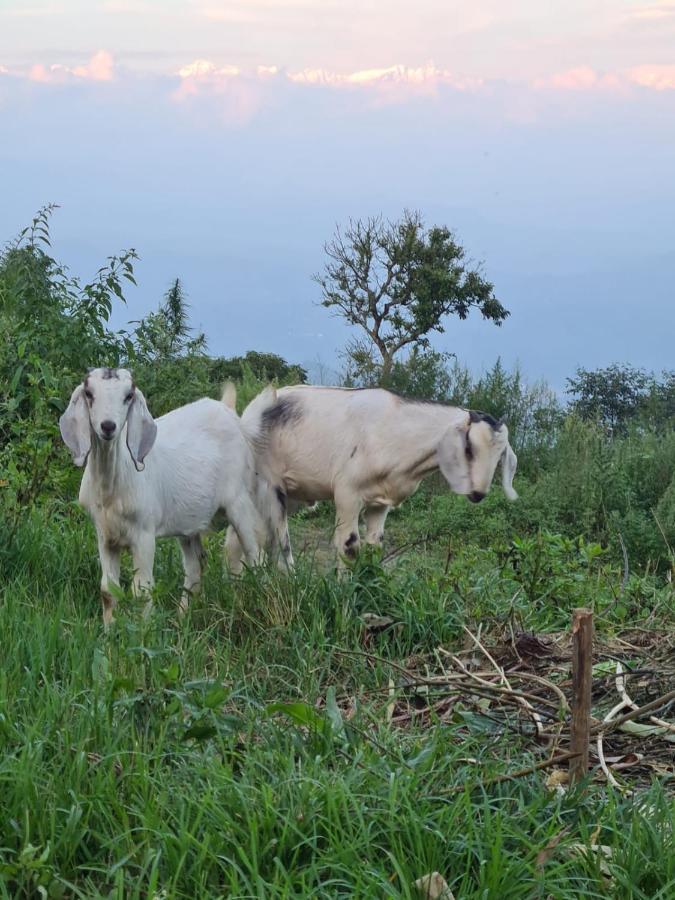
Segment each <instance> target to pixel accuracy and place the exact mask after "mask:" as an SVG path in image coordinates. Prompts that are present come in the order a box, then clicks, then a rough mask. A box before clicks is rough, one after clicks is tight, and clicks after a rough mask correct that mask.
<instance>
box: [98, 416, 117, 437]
mask: <svg viewBox="0 0 675 900" xmlns="http://www.w3.org/2000/svg"><path fill="white" fill-rule="evenodd" d="M116 428H117V425H115V423H114V422H111V421H110V419H106V420H105V421H104V422H101V431H102V432H103V434H104V435H105V436H106V437H112V436H113V434H114V433H115V429H116Z"/></svg>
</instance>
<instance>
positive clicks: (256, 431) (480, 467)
mask: <svg viewBox="0 0 675 900" xmlns="http://www.w3.org/2000/svg"><path fill="white" fill-rule="evenodd" d="M242 424H243V426H244V429H245V430H246V432H247V434H248V435H249V436H250V438H251V439H252V440H253V441H254V442H255V443H256V445H257V447H258V465H259V467H260V468H261V471H263V472H264V474H265V476H266V477H267V478H268V479H269V480H270V482H271V484H273V485H274V486H277V487H278V488H279V489H280V490H282V491H283V492H284V493H285V494H286V496H287V498H288V499H289V500H290V501H301V502H307V503H311V502H313V501H316V500H328V499H332V500H334V502H335V507H336V527H335V545H336V549H337V551H338V554H340V555H342V554H346V555H349V556H353V555H355V553H356V551H357V550H358V546H359V538H358V534H359V530H358V520H359V515H360V513H361V510H365V512H364V519H365V523H366V541H367V542H368V543H372V544H379V543H381V541H382V536H383V530H384V523H385V519H386V517H387V513H388V512H389V510H390V509H391V508H392V507H395V506H398V505H399V504H400V503H401V502H402V501H403V500H405V498H406V497H409V496H410V494H412V493H413V492H414V491H415V490H416V489H417V487H418V485H419V483H420V481H421V479H422V478H423V477H424V476H425V475H428V474H429V473H431V472H433V471H435V470H438V469H440V470H441V472H442V473H443V475H444V477H445V479H446V480H447V481H448V483H449V485H450V487H451V488H452V490H453V491H454V492H455V493H458V494H466V495H469V496H470V497H472V498H473V499H481V498H482V497H483V496H484V495H485V494H487V492H488V491H489V489H490V485H491V483H492V479H493V476H494V472H495V469H496V467H497V464H498V463H499V462H500V460H501V462H502V484H503V488H504V491H505V493H506V495H507V497H509V498H510V499H512V500H513V499H515V498H516V497H517V494H516V492H515V491H514V490H513V486H512V482H513V476H514V474H515V471H516V464H517V460H516V456H515V454H514V452H513V450H512V449H511V446H510V444H509V441H508V429H507V427H506V425H501V427H499V428H498V429H494V428H493V427H492V426H491V425H490V424H489V422H487V421H484V420H480V419H478V420H477V419H476V417H475V416H472V414H471V413H470V412H469V411H467V410H465V409H461V408H458V407H451V406H445V405H442V404H438V403H424V402H414V401H408V400H404V399H402V398H400V397H398V396H397V395H395V394H392V393H390V392H389V391H386V390H383V389H379V388H374V389H366V390H350V389H345V388H326V387H313V386H309V385H298V386H295V387H286V388H281V389H280V390H278V391H277V390H275V389H274V388H271V387H270V388H267V389H266V390H265V391H263V392H262V393H261V394H260V395H259V396H258V397H256V398H255V399H254V400H253V401H252V402H251V403H250V404H249V405H248V407H247V408H246V410H245V411H244V413H243V416H242ZM285 519H286V514H285V510H283V509H282V510H281V514H280V520H279V521H278V523H277V529H278V532H279V537H280V540H281V541H282V543H283V535H284V533H285V529H286V527H287V526H286V521H285ZM228 551H229V553H230V562H231V564H232V562H233V558H234V557H236V555H237V552H238V548H237V542H236V540H235V539H234V537H233V535H232V534H230V535H228Z"/></svg>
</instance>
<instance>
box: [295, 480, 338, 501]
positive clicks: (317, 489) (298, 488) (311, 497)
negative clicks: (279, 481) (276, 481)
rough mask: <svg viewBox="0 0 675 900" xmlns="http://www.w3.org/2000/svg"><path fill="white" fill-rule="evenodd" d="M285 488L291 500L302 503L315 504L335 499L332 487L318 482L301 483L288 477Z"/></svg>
mask: <svg viewBox="0 0 675 900" xmlns="http://www.w3.org/2000/svg"><path fill="white" fill-rule="evenodd" d="M284 487H285V489H286V493H287V494H288V496H289V497H290V498H291V500H298V501H299V502H301V503H314V502H315V501H316V500H331V499H332V498H333V489H332V487H330V486H327V485H325V484H323V482H321V481H318V480H316V481H313V480H308V481H303V482H302V483H300V482H298V481H297V480H296V479H294V478H292V477H286V478H284Z"/></svg>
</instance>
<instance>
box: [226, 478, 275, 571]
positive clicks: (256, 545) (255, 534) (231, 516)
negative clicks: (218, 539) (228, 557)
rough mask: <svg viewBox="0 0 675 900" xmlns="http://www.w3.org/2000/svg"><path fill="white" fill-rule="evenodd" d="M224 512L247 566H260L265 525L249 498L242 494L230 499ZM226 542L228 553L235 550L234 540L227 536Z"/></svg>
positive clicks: (264, 538) (264, 541)
mask: <svg viewBox="0 0 675 900" xmlns="http://www.w3.org/2000/svg"><path fill="white" fill-rule="evenodd" d="M225 512H226V513H227V518H228V521H229V523H230V526H231V527H232V528H233V529H234V531H236V533H237V538H238V542H239V545H240V547H241V549H242V550H243V555H244V557H245V559H246V562H247V563H248V565H258V564H260V563H261V562H262V558H263V552H264V547H265V544H266V542H267V541H266V537H267V535H266V529H265V525H264V523H263V521H262V519H261V517H260V514H259V512H258V510H257V509H256V507H255V505H254V503H253V501H252V500H251V498H250V497H249V496H248V494H243V493H242V494H239V495H238V496H237V497H235V498H231V499H230V500H229V501H228V503H227V505H226V507H225ZM227 540H228V551H229V550H230V549H232V550H235V545H234V538H232V537H231V536H230V535H228V539H227ZM240 558H241V556H240ZM239 571H241V569H239Z"/></svg>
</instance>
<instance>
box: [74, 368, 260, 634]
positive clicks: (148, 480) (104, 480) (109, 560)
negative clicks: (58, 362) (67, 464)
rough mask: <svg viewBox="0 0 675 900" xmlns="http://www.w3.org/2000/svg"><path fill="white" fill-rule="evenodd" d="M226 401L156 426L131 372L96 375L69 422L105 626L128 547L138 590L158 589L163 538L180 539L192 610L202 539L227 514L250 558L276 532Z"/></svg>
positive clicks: (183, 410) (184, 411)
mask: <svg viewBox="0 0 675 900" xmlns="http://www.w3.org/2000/svg"><path fill="white" fill-rule="evenodd" d="M111 371H112V372H114V374H113V375H111ZM87 394H89V395H90V396H91V397H92V398H93V400H90V399H89V397H88V396H87ZM130 395H131V399H129V397H130ZM224 401H225V402H223V403H219V402H218V401H216V400H208V399H204V400H198V401H196V402H195V403H190V404H188V405H187V406H183V407H180V408H179V409H176V410H173V411H172V412H170V413H167V414H166V415H164V416H161V417H160V418H159V419H157V420H153V419H152V417H151V415H150V413H149V412H148V409H147V406H146V404H145V399H144V397H143V395H142V393H141V391H140V390H138V388H134V385H133V382H132V379H131V374H130V373H129V372H128V371H127V370H126V369H118V370H105V369H97V370H94V371H93V372H90V373H89V375H88V376H87V378H86V380H85V383H84V384H82V385H80V386H79V387H77V388H76V389H75V391H74V392H73V395H72V397H71V400H70V405H69V407H68V409H67V410H66V412H65V413H64V414H63V416H62V417H61V420H60V426H61V433H62V435H63V438H64V441H65V442H66V444H67V445H68V447H69V448H70V449H71V452H72V453H73V458H74V461H75V463H76V464H77V465H84V464H85V462H86V468H85V471H84V476H83V478H82V484H81V486H80V495H79V501H80V504H81V505H82V506H83V507H84V508H85V509H86V510H87V511H88V513H89V515H90V516H91V518H92V519H93V521H94V525H95V527H96V532H97V535H98V546H99V557H100V560H101V597H102V600H103V619H104V623H105V625H106V626H107V625H109V623H110V622H111V621H112V614H113V609H114V606H115V602H116V601H115V592H114V586H115V585H117V584H118V583H119V570H120V551H121V550H122V548H129V549H130V550H131V553H132V556H133V563H134V570H135V574H134V590H135V591H139V590H143V589H149V588H151V587H152V585H153V562H154V552H155V538H157V537H177V538H178V539H179V541H180V545H181V550H182V554H183V564H184V569H185V582H184V595H183V599H182V601H181V607H182V608H183V609H184V608H185V607H186V605H187V600H188V597H189V595H190V593H194V592H195V591H196V590H197V589H198V587H199V582H200V579H201V553H202V551H201V538H200V535H201V534H202V533H203V532H204V531H206V529H207V528H208V527H209V524H210V522H211V520H212V519H213V517H214V515H215V514H216V512H217V511H218V510H220V509H222V510H224V511H225V512H226V514H227V516H228V519H229V522H230V523H231V525H232V526H234V529H235V530H236V533H237V535H238V538H239V540H240V542H241V545H242V546H243V548H244V555H245V557H246V559H247V560H248V561H250V562H255V561H257V560H258V558H259V555H260V550H261V547H263V546H264V544H265V542H266V535H267V533H266V530H265V529H266V523H265V520H264V518H263V516H261V515H260V511H259V510H258V508H257V506H256V503H255V498H256V497H258V496H261V495H262V493H263V492H261V491H260V490H258V478H257V476H256V473H255V469H254V460H253V454H252V451H251V448H250V445H249V443H248V441H247V439H246V437H245V435H244V433H243V430H242V427H241V424H240V421H239V419H238V418H237V416H236V413H234V412H233V410H232V409H231V408H230V404H231V403H232V395H231V393H230V392H228V391H226V392H225V395H224ZM226 404H227V405H226ZM112 426H114V430H113V437H112V438H111V439H108V440H106V439H105V436H104V435H105V429H106V428H107V429H108V430H110V429H111V427H112ZM111 588H113V589H112V590H111Z"/></svg>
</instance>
